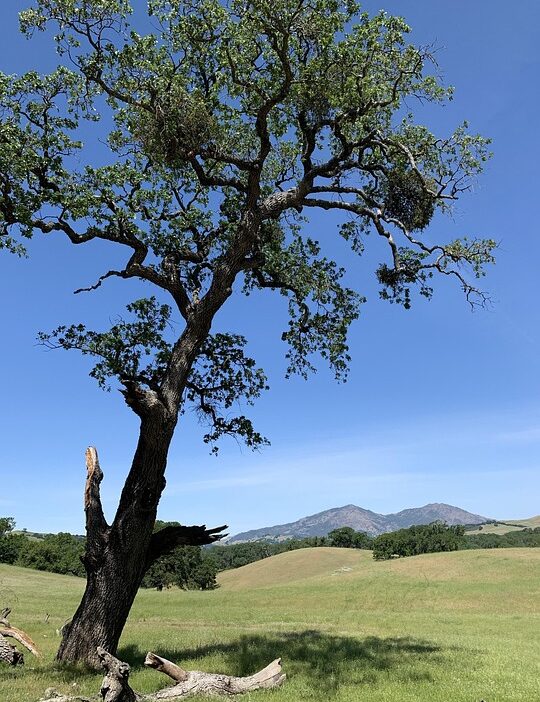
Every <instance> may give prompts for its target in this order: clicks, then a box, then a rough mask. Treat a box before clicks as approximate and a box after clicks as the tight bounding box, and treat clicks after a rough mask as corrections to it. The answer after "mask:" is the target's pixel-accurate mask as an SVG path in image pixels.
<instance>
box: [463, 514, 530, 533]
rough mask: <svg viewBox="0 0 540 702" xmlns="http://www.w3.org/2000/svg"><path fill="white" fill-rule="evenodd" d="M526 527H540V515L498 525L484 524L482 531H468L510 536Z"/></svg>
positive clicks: (511, 520)
mask: <svg viewBox="0 0 540 702" xmlns="http://www.w3.org/2000/svg"><path fill="white" fill-rule="evenodd" d="M525 527H529V528H531V529H534V528H535V527H540V514H539V515H538V516H536V517H530V518H529V519H509V520H508V521H507V522H497V523H496V524H484V525H483V526H482V528H481V529H474V530H473V531H468V532H467V534H499V535H500V536H502V535H503V534H508V533H509V532H511V531H521V529H524V528H525Z"/></svg>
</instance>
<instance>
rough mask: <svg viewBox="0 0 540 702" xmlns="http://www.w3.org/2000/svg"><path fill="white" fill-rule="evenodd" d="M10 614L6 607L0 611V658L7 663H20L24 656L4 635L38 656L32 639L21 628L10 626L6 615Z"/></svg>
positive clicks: (22, 661)
mask: <svg viewBox="0 0 540 702" xmlns="http://www.w3.org/2000/svg"><path fill="white" fill-rule="evenodd" d="M10 614H11V609H9V607H6V608H5V609H3V610H2V611H1V612H0V660H1V661H4V662H5V663H8V664H9V665H22V664H23V663H24V656H23V654H22V653H20V651H17V649H16V648H15V646H12V645H11V644H10V643H9V641H6V637H8V636H9V637H11V638H12V639H15V641H18V642H19V643H20V644H22V645H23V646H24V647H25V648H27V649H28V650H29V651H30V653H32V654H33V655H34V656H36V658H39V651H38V649H37V646H36V644H35V643H34V642H33V641H32V639H31V638H30V637H29V636H28V634H26V633H25V632H24V631H22V630H21V629H17V627H15V626H11V624H10V623H9V620H8V617H9V615H10Z"/></svg>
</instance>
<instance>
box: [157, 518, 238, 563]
mask: <svg viewBox="0 0 540 702" xmlns="http://www.w3.org/2000/svg"><path fill="white" fill-rule="evenodd" d="M226 528H227V525H226V524H224V525H223V526H220V527H214V528H213V529H207V528H206V525H205V524H203V525H202V526H167V527H165V528H164V529H160V530H159V531H156V533H155V534H152V538H151V539H150V546H149V548H148V555H147V567H150V566H151V565H152V563H153V562H154V561H156V560H157V559H158V558H160V556H164V555H165V554H166V553H170V552H171V551H172V550H173V549H175V548H176V547H177V546H205V545H206V544H213V543H215V542H216V541H219V540H220V539H223V538H224V537H225V536H227V534H223V533H221V532H223V530H224V529H226Z"/></svg>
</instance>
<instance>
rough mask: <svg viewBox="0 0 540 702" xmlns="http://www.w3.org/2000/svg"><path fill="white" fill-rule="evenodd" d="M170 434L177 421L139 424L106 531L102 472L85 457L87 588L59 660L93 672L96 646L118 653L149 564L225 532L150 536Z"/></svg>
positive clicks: (90, 455) (91, 453) (90, 453)
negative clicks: (79, 664) (84, 665)
mask: <svg viewBox="0 0 540 702" xmlns="http://www.w3.org/2000/svg"><path fill="white" fill-rule="evenodd" d="M173 430H174V421H170V420H169V421H167V418H165V419H164V418H163V417H162V416H159V415H158V416H157V417H152V419H151V420H143V422H142V425H141V433H140V437H139V443H138V446H137V451H136V453H135V457H134V460H133V465H132V468H131V471H130V474H129V476H128V479H127V481H126V484H125V486H124V490H123V492H122V496H121V499H120V504H119V507H118V510H117V513H116V516H115V519H114V522H113V524H112V525H111V526H109V525H108V524H107V522H106V520H105V516H104V514H103V509H102V505H101V499H100V488H99V486H100V483H101V480H102V479H103V473H102V471H101V468H100V466H99V461H98V457H97V452H96V449H95V448H89V449H87V451H86V466H87V479H86V489H85V498H84V503H85V504H84V508H85V512H86V532H87V545H86V553H85V555H84V557H83V563H84V565H85V568H86V572H87V583H86V590H85V592H84V596H83V598H82V601H81V603H80V605H79V607H78V609H77V611H76V613H75V615H74V617H73V619H72V621H71V622H70V623H69V624H68V625H67V626H66V627H65V630H64V635H63V639H62V642H61V645H60V648H59V650H58V654H57V660H59V661H62V662H77V661H79V662H85V663H87V664H89V665H91V666H93V667H96V668H98V667H99V666H100V659H99V657H98V655H97V653H96V651H97V649H98V647H102V648H104V649H105V650H108V651H112V652H113V653H115V652H116V649H117V646H118V641H119V639H120V635H121V633H122V630H123V628H124V625H125V623H126V620H127V617H128V614H129V611H130V609H131V606H132V604H133V600H134V599H135V596H136V594H137V590H138V589H139V586H140V584H141V581H142V579H143V577H144V574H145V572H146V570H147V569H148V567H149V566H150V565H151V564H152V563H153V561H154V560H155V559H156V558H158V557H159V556H161V555H163V554H164V553H167V552H168V551H170V550H172V549H173V548H175V547H176V546H179V545H191V544H205V543H211V542H212V541H214V540H216V539H217V538H219V536H218V534H219V532H220V531H221V530H222V529H223V528H224V527H222V528H220V529H214V530H207V529H206V528H205V527H204V526H202V527H198V526H195V527H168V528H167V529H164V530H162V532H158V533H156V534H153V533H152V531H153V527H154V523H155V519H156V512H157V505H158V502H159V498H160V496H161V492H162V491H163V488H164V486H165V479H164V473H165V467H166V462H167V451H168V448H169V444H170V441H171V438H172V433H173ZM156 485H157V486H159V487H158V488H157V489H156Z"/></svg>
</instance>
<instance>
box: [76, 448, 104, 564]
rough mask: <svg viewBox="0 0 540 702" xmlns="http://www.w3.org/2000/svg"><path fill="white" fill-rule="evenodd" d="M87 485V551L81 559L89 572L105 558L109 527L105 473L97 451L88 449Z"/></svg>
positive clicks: (85, 506) (85, 507) (85, 497)
mask: <svg viewBox="0 0 540 702" xmlns="http://www.w3.org/2000/svg"><path fill="white" fill-rule="evenodd" d="M86 471H87V475H86V485H85V488H84V511H85V514H86V550H85V553H84V555H83V556H82V557H81V560H82V562H83V565H84V567H85V568H86V570H87V572H89V571H91V570H96V569H97V568H98V567H99V564H100V563H101V561H102V558H103V547H104V545H105V543H106V541H107V537H108V531H109V525H108V524H107V522H106V520H105V515H104V514H103V507H102V504H101V495H100V489H99V486H100V483H101V481H102V480H103V471H102V470H101V468H100V465H99V459H98V454H97V450H96V449H95V448H94V447H93V446H89V447H88V448H87V449H86Z"/></svg>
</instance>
